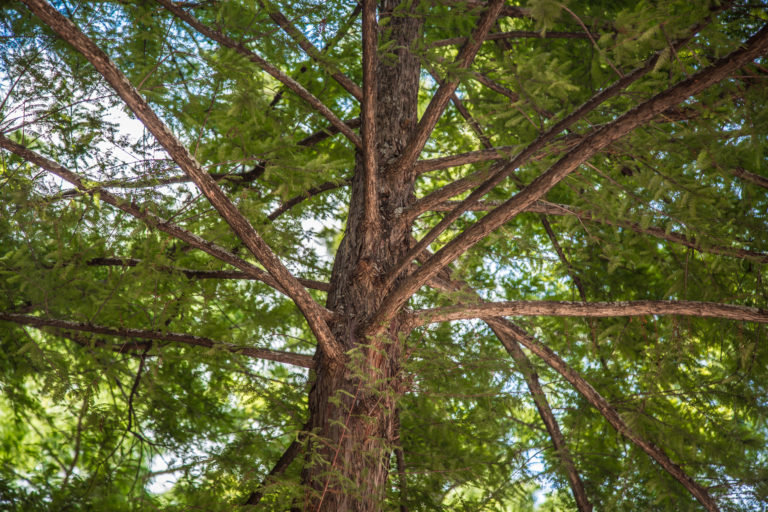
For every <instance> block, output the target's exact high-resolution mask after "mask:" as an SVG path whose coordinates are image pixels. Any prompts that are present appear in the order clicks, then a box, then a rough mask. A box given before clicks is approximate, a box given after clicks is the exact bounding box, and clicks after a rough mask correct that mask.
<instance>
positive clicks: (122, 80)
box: [24, 0, 349, 361]
mask: <svg viewBox="0 0 768 512" xmlns="http://www.w3.org/2000/svg"><path fill="white" fill-rule="evenodd" d="M158 1H160V2H162V3H163V4H164V5H166V6H167V7H168V8H169V9H171V10H176V11H181V13H182V14H185V13H184V11H182V10H181V9H179V8H177V7H175V6H174V5H173V4H172V3H171V2H170V1H169V0H158ZM24 3H25V4H26V5H27V6H28V7H29V9H30V10H31V11H32V12H33V13H34V14H35V15H36V16H38V17H39V18H40V19H41V20H42V21H44V22H45V23H46V24H48V25H49V26H50V27H51V28H52V29H53V30H54V31H56V33H58V34H59V35H60V36H61V37H62V38H63V39H64V40H65V41H67V42H68V43H69V44H71V45H72V46H74V47H75V48H76V49H77V50H78V51H79V52H80V53H82V54H83V56H84V57H86V59H88V61H89V62H90V63H91V64H92V65H93V66H94V67H95V68H96V70H97V71H98V72H99V73H100V74H101V75H102V76H103V77H104V78H105V79H106V80H107V82H109V84H110V85H111V86H112V87H113V88H114V89H115V91H116V92H117V93H118V95H119V96H120V97H121V98H122V99H123V101H124V102H125V103H126V105H127V106H128V107H129V108H130V109H131V110H132V111H133V112H134V114H136V117H138V118H139V119H140V120H141V121H142V123H143V124H144V126H146V127H147V129H148V130H149V131H150V132H151V133H152V135H154V136H155V138H156V139H157V141H158V142H159V143H160V144H161V145H162V146H163V147H164V148H165V149H166V151H168V154H169V155H170V156H171V158H173V160H174V161H175V162H176V163H177V164H178V165H179V167H181V169H182V170H183V171H184V172H185V173H186V174H188V175H189V176H190V177H191V178H192V179H193V180H194V182H195V184H196V185H197V186H198V188H199V189H200V191H201V192H202V193H203V194H204V195H205V196H206V197H207V198H208V200H209V201H210V202H211V204H212V205H213V206H214V208H216V210H217V211H218V212H219V214H220V215H221V217H222V218H223V219H224V220H225V221H226V222H227V223H228V224H229V226H230V227H231V228H232V230H233V231H234V232H235V233H236V234H237V236H238V237H239V238H240V239H241V240H242V241H243V243H244V244H245V246H246V247H248V249H249V250H250V251H251V252H252V253H253V255H254V256H256V258H257V259H258V260H259V262H261V264H262V265H264V267H265V268H266V269H267V271H268V272H269V273H270V274H271V275H272V276H273V277H274V278H275V280H276V281H277V282H278V283H279V284H280V286H281V287H282V288H283V289H284V290H285V291H286V292H287V293H288V295H289V296H290V297H291V299H293V301H294V302H295V303H296V306H298V308H299V310H300V311H301V312H302V314H303V315H304V317H305V318H306V319H307V322H308V323H309V326H310V328H311V329H312V332H313V333H314V334H315V336H316V337H317V340H318V343H319V345H320V347H321V348H322V350H323V351H325V352H326V354H327V355H328V357H329V358H330V359H332V360H336V361H339V360H341V358H342V356H343V352H342V350H341V346H340V344H339V343H338V342H337V341H336V339H335V338H334V337H333V334H332V333H331V331H330V329H329V327H328V325H327V324H326V323H325V319H326V315H325V314H324V313H323V312H322V311H323V310H322V307H321V306H320V305H319V304H318V303H317V302H315V301H314V299H312V297H311V296H310V295H309V293H308V292H307V290H306V289H305V288H304V287H303V286H301V284H299V282H298V281H297V280H296V278H295V277H294V276H293V275H291V273H290V272H289V271H288V269H287V268H285V266H284V265H283V264H282V262H280V260H279V259H278V258H277V256H275V254H274V253H273V252H272V249H270V247H269V246H268V245H267V244H266V242H264V240H263V239H262V238H261V237H260V236H259V234H258V233H257V232H256V231H255V230H254V229H253V226H251V223H250V222H249V221H248V219H246V218H245V216H243V214H242V213H241V212H240V211H239V210H238V209H237V207H235V205H234V204H233V203H232V202H231V201H230V200H229V198H228V197H227V196H226V195H225V194H224V193H223V192H222V191H221V189H220V188H219V187H218V185H217V184H216V182H215V181H214V180H213V178H211V177H210V176H209V175H208V173H207V172H205V171H204V170H203V169H202V168H201V167H200V164H199V163H198V162H197V161H196V160H195V158H194V157H193V156H192V155H191V154H190V153H189V151H188V150H187V148H186V147H185V146H184V145H183V144H182V143H181V141H179V140H178V139H177V138H176V137H175V136H174V135H173V134H172V133H171V131H170V130H169V129H168V127H167V126H165V124H164V123H163V122H162V120H161V119H160V118H159V117H158V116H157V114H155V112H154V111H153V110H152V108H151V107H150V106H149V105H148V104H147V102H146V101H145V100H144V98H142V97H141V95H140V94H139V92H138V91H137V90H136V88H135V87H134V86H133V85H132V84H131V83H130V81H128V79H127V78H126V77H125V75H123V74H122V72H120V70H119V69H118V68H117V66H115V64H114V63H113V62H112V61H111V60H110V59H109V57H108V56H107V55H106V54H105V53H104V52H103V51H102V50H101V49H100V48H99V47H97V46H96V45H95V44H94V43H93V41H91V40H90V39H89V38H88V37H87V36H86V35H85V34H83V33H82V32H81V31H80V30H79V29H78V28H77V27H76V26H75V25H74V24H73V23H72V22H71V21H69V20H68V19H67V18H65V17H64V16H62V15H61V14H59V12H58V11H56V9H54V8H53V7H52V6H51V5H50V4H49V3H48V2H46V1H45V0H24ZM185 15H186V14H185ZM186 16H187V17H188V18H191V17H190V16H188V15H186ZM222 37H223V36H222ZM229 41H230V42H232V43H234V42H233V41H231V40H229ZM235 44H236V43H235ZM240 47H241V48H243V50H245V48H244V47H242V46H240ZM254 56H255V55H254ZM259 59H260V58H259ZM283 76H284V75H283ZM286 78H287V77H286ZM336 120H337V121H338V122H339V125H340V126H343V128H344V129H345V130H349V128H348V127H347V126H346V125H344V124H343V123H342V122H341V121H340V120H338V119H336ZM340 130H341V128H340ZM343 131H344V130H342V133H343Z"/></svg>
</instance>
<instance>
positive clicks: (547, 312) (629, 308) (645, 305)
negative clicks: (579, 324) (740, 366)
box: [410, 300, 768, 326]
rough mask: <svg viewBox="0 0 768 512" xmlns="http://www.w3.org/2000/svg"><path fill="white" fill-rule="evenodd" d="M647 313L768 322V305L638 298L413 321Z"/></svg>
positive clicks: (494, 306) (519, 304)
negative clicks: (760, 306) (767, 306)
mask: <svg viewBox="0 0 768 512" xmlns="http://www.w3.org/2000/svg"><path fill="white" fill-rule="evenodd" d="M646 315H682V316H698V317H705V318H724V319H728V320H741V321H746V322H757V323H768V309H763V308H752V307H749V306H738V305H735V304H720V303H717V302H696V301H675V300H637V301H616V302H588V303H583V302H569V301H539V300H520V301H510V302H488V303H484V304H462V305H458V306H446V307H442V308H433V309H423V310H420V311H416V312H414V313H412V314H411V316H410V318H411V320H410V324H411V325H412V326H420V325H425V324H430V323H435V322H447V321H452V320H466V319H470V318H484V317H487V316H578V317H587V318H590V317H598V318H601V317H614V316H646Z"/></svg>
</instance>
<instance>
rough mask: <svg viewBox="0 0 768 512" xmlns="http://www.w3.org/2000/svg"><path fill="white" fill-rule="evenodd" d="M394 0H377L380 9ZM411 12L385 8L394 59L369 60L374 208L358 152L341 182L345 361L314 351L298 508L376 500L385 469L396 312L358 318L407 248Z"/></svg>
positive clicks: (413, 105) (358, 506) (376, 505)
mask: <svg viewBox="0 0 768 512" xmlns="http://www.w3.org/2000/svg"><path fill="white" fill-rule="evenodd" d="M397 4H398V2H397V1H395V0H387V1H385V2H383V3H382V4H381V6H380V8H381V14H380V16H386V15H388V11H391V10H392V9H393V8H394V7H395V6H396V5H397ZM419 23H420V22H419V20H418V19H417V18H413V17H394V18H392V22H391V24H390V29H391V34H390V37H391V38H392V40H393V41H394V42H395V46H396V47H397V48H399V49H398V50H397V55H398V59H397V61H395V62H389V61H387V62H382V63H379V65H378V66H377V67H376V68H375V85H376V89H377V98H378V102H377V103H378V115H377V117H376V132H375V133H376V141H375V142H376V147H377V149H378V152H377V153H378V155H377V156H378V158H377V159H376V161H377V162H378V166H377V169H376V180H375V182H376V184H377V190H376V191H375V193H376V196H377V202H378V212H377V213H378V218H376V219H375V221H376V223H375V224H373V225H370V224H368V223H366V220H365V183H364V181H365V172H364V171H363V165H364V164H363V159H362V155H361V154H360V152H358V155H357V158H356V167H355V173H354V179H353V182H352V186H351V200H350V206H349V217H348V219H347V226H346V231H345V234H344V239H343V241H342V243H341V246H340V247H339V250H338V252H337V254H336V259H335V262H334V268H333V274H332V278H331V289H330V291H329V293H328V301H327V304H326V307H327V308H328V309H330V310H332V311H334V312H336V313H339V316H343V317H345V318H346V320H345V321H339V322H337V323H336V324H334V325H333V328H332V329H333V333H334V335H335V336H336V339H338V341H339V343H340V344H341V345H342V346H343V347H344V348H345V349H346V350H347V351H348V355H349V356H348V360H347V362H346V364H344V365H339V364H333V363H332V362H331V361H329V360H328V359H327V358H326V357H325V356H324V354H323V353H321V352H320V351H318V353H317V355H316V361H317V366H316V380H315V382H314V384H313V386H312V389H311V391H310V396H309V408H310V424H309V425H310V431H311V433H312V434H311V442H310V453H311V460H309V461H308V462H307V465H306V467H305V469H304V473H303V479H304V483H305V484H306V485H308V487H309V488H310V489H311V492H310V494H309V495H308V496H307V502H306V503H305V505H304V506H303V509H304V510H328V511H341V510H360V511H374V510H379V509H380V508H381V500H382V499H383V496H384V490H385V485H386V483H387V478H388V474H389V460H390V453H391V451H392V443H393V439H394V436H395V434H396V432H395V400H396V398H397V396H398V395H399V394H400V393H401V388H400V377H401V376H400V375H399V368H400V355H401V354H400V345H399V340H398V337H397V334H398V332H399V330H400V329H399V325H398V320H394V321H393V322H391V323H390V325H388V326H387V329H386V333H385V334H383V335H379V336H376V337H373V338H369V337H365V336H363V335H362V334H361V332H360V327H361V326H362V325H363V324H364V323H365V321H367V320H368V319H369V318H370V317H371V316H372V315H373V313H374V312H375V311H376V309H377V308H378V306H379V304H380V302H381V300H382V298H383V296H384V293H385V291H386V290H385V289H384V273H385V272H386V270H387V269H389V268H391V267H392V266H393V265H394V264H395V263H396V262H397V261H398V260H399V259H400V258H402V257H403V255H404V254H405V253H406V252H407V250H408V248H409V241H410V239H411V238H410V226H409V225H407V224H406V222H405V221H404V220H403V218H402V216H400V215H399V212H402V211H403V209H404V208H405V207H407V206H408V205H409V204H410V203H411V202H412V198H413V179H414V175H413V173H412V172H411V171H410V170H409V171H407V172H398V173H393V172H388V171H389V169H388V166H389V164H391V162H393V161H394V160H395V159H396V158H397V157H398V156H399V154H400V152H401V151H402V150H403V148H404V147H405V144H406V142H407V141H408V138H409V136H410V135H411V132H412V130H413V128H414V127H415V124H416V120H417V94H418V87H419V63H418V60H417V58H416V57H414V56H413V55H411V54H410V52H409V51H408V48H409V47H410V46H411V43H412V41H413V40H414V38H415V37H416V36H417V34H418V29H419Z"/></svg>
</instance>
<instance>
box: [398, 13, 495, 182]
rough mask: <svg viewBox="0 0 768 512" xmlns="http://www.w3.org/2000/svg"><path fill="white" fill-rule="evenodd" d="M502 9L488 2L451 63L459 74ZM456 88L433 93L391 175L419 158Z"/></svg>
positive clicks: (451, 86) (451, 83)
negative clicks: (468, 37) (478, 20)
mask: <svg viewBox="0 0 768 512" xmlns="http://www.w3.org/2000/svg"><path fill="white" fill-rule="evenodd" d="M503 5H504V2H503V0H491V1H490V2H489V5H488V9H487V10H486V11H485V12H484V13H483V16H482V17H481V18H480V22H479V23H478V25H477V28H476V29H475V30H474V31H473V32H472V36H471V37H470V39H469V42H468V43H467V44H465V45H464V46H463V47H462V49H461V51H459V54H458V55H457V56H456V59H455V60H454V62H453V65H454V67H455V69H458V70H463V69H467V68H468V67H469V65H470V64H471V63H472V61H473V60H474V58H475V55H476V54H477V52H478V51H479V50H480V46H481V45H482V43H483V40H484V39H485V37H486V35H487V34H488V31H489V30H490V29H491V27H492V26H493V24H494V22H495V21H496V18H497V17H498V16H499V12H500V11H501V8H502V7H503ZM458 85H459V79H458V78H454V79H452V80H449V81H446V82H443V83H442V84H441V85H440V87H438V89H437V92H436V93H435V95H434V96H433V97H432V100H431V101H430V102H429V105H427V109H426V110H425V111H424V115H423V116H421V119H420V120H419V123H418V125H416V129H415V131H414V133H413V136H412V138H411V140H410V142H409V143H408V145H407V146H406V147H405V148H404V149H403V152H402V154H401V155H400V157H399V158H398V159H397V160H396V161H395V163H394V164H393V165H392V169H391V171H392V172H393V173H399V172H403V171H405V170H406V169H408V168H410V167H411V166H413V164H414V162H416V159H417V158H418V157H419V154H420V153H421V150H422V149H423V148H424V145H425V144H426V143H427V140H428V139H429V136H430V135H431V133H432V130H433V129H434V128H435V125H436V124H437V121H438V119H440V116H441V115H442V114H443V111H444V110H445V107H446V106H447V105H448V102H449V101H450V99H451V95H452V94H453V93H454V91H456V87H457V86H458Z"/></svg>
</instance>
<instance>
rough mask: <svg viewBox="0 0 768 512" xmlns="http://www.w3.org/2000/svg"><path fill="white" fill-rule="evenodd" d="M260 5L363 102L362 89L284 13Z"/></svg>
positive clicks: (264, 3) (308, 53)
mask: <svg viewBox="0 0 768 512" xmlns="http://www.w3.org/2000/svg"><path fill="white" fill-rule="evenodd" d="M259 3H260V4H261V6H262V7H263V8H264V9H265V10H266V11H267V12H268V13H269V17H270V18H272V21H274V22H275V23H276V24H277V25H278V26H279V27H280V28H282V29H283V31H284V32H285V33H286V34H288V35H289V36H291V38H292V39H293V40H294V41H296V43H297V44H298V45H299V47H301V49H302V50H304V53H306V54H307V55H309V56H310V57H311V58H312V59H313V60H314V61H315V62H318V63H320V64H322V65H323V66H325V67H326V68H328V70H329V72H330V75H331V76H332V77H333V78H334V80H336V81H337V82H338V83H339V85H341V86H342V87H343V88H344V89H346V90H347V92H349V93H350V94H351V95H352V96H354V97H355V98H357V100H358V101H362V99H363V93H362V91H361V90H360V87H359V86H358V85H357V84H356V83H355V82H353V81H352V80H350V79H349V77H347V76H346V75H345V74H344V73H342V72H341V71H340V70H339V69H338V68H337V67H336V66H335V65H333V63H331V62H330V61H329V60H328V59H327V58H325V56H323V54H322V52H321V51H320V50H318V49H317V48H315V46H314V45H313V44H312V43H310V42H309V40H307V38H306V37H304V34H302V33H301V32H300V31H299V30H298V29H297V28H296V27H294V26H293V25H292V24H291V22H290V21H289V20H288V18H286V17H285V16H284V15H283V13H281V12H280V11H279V10H278V9H277V8H276V7H275V6H274V5H271V4H270V5H267V2H265V1H260V2H259Z"/></svg>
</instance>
